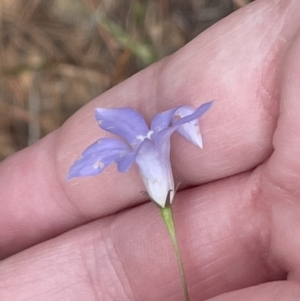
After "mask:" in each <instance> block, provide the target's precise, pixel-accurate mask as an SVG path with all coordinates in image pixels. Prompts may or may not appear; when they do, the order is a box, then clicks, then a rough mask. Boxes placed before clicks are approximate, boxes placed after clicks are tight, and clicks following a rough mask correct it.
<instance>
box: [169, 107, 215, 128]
mask: <svg viewBox="0 0 300 301" xmlns="http://www.w3.org/2000/svg"><path fill="white" fill-rule="evenodd" d="M212 104H213V101H210V102H206V103H204V104H202V105H201V106H200V107H199V108H198V109H196V110H195V112H194V113H192V114H190V115H188V116H185V117H182V118H180V119H179V120H177V121H175V122H174V123H173V126H177V125H182V124H184V123H187V122H190V121H192V120H194V119H198V118H199V117H200V116H201V115H203V114H204V113H206V112H207V111H208V110H209V109H210V108H211V106H212Z"/></svg>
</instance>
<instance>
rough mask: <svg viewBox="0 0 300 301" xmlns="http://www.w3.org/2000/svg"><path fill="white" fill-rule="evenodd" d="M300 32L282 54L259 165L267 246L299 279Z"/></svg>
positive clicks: (290, 275)
mask: <svg viewBox="0 0 300 301" xmlns="http://www.w3.org/2000/svg"><path fill="white" fill-rule="evenodd" d="M299 53H300V35H298V37H297V39H296V40H295V42H294V43H293V45H292V47H291V50H290V51H289V52H288V55H287V57H286V62H287V63H286V68H285V70H284V75H283V82H282V93H281V99H282V105H281V107H280V117H279V120H278V126H277V129H276V132H275V135H274V153H273V154H272V156H271V158H270V160H268V162H267V164H266V165H265V166H263V169H262V172H263V174H264V176H263V177H261V179H262V180H261V186H262V187H263V195H264V196H263V197H264V198H266V199H269V201H270V202H271V203H272V206H273V215H274V218H276V220H277V222H276V223H274V225H273V228H274V233H276V235H274V237H273V238H274V239H273V240H272V244H271V247H272V249H273V251H274V253H276V254H278V258H280V262H281V265H282V266H283V267H284V268H285V269H287V270H289V271H290V273H289V275H288V277H289V279H293V280H298V281H299V280H300V259H299V249H300V231H299V226H300V186H299V183H300V159H299V153H300V118H299V116H300V102H299V100H300V86H299V80H300V57H299Z"/></svg>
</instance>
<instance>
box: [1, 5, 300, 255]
mask: <svg viewBox="0 0 300 301" xmlns="http://www.w3.org/2000/svg"><path fill="white" fill-rule="evenodd" d="M299 6H300V3H299V1H296V0H290V1H280V0H277V1H273V2H272V4H270V3H269V2H268V1H257V2H255V3H254V4H253V5H250V6H249V7H246V8H245V9H243V10H240V11H238V12H237V13H235V14H233V15H231V16H230V17H229V18H228V19H225V20H223V21H222V22H220V23H219V25H217V26H215V27H213V28H211V29H209V30H208V31H207V32H206V33H204V34H202V35H201V36H199V37H198V38H197V39H195V40H194V41H193V42H191V43H190V44H189V45H187V46H186V47H184V48H183V49H182V50H180V51H179V52H178V53H176V54H174V55H173V56H171V57H170V58H167V59H166V60H164V61H162V62H160V63H158V64H155V65H153V66H152V67H150V68H148V69H146V70H144V71H143V72H141V73H139V74H137V75H136V76H134V77H132V78H131V79H129V80H128V81H126V82H124V83H122V84H121V85H119V86H117V87H115V88H114V89H112V90H110V91H108V92H107V93H105V94H103V95H102V96H101V97H99V98H97V99H96V100H95V101H93V102H91V103H90V104H89V105H87V106H86V107H84V108H83V109H82V110H80V111H79V112H78V113H77V114H75V115H74V117H72V118H71V119H70V120H69V121H68V122H66V124H65V125H64V126H63V127H62V128H61V129H60V130H59V131H57V132H55V133H53V134H51V135H50V136H48V137H47V138H45V139H43V140H42V141H40V142H39V143H38V144H36V145H34V146H32V147H30V148H28V149H26V150H25V151H23V152H21V153H19V154H17V155H15V156H13V157H12V158H9V159H8V160H6V161H5V162H3V163H2V164H1V167H0V185H1V186H0V191H1V195H0V198H1V199H0V204H1V210H0V212H1V213H0V236H1V238H2V239H1V242H0V250H1V251H0V256H2V257H4V256H7V255H9V254H12V253H15V252H17V251H19V250H21V249H24V248H26V247H28V246H31V245H33V244H35V243H38V242H40V241H42V240H45V239H47V238H50V237H53V236H55V235H57V234H59V233H62V232H63V231H66V230H68V229H70V228H72V227H75V226H77V225H80V224H82V223H84V222H86V221H89V220H92V219H95V218H98V217H100V216H105V215H108V214H112V213H114V212H116V211H119V210H122V209H123V208H126V207H129V206H132V205H134V204H137V203H140V202H141V198H140V196H139V191H140V190H143V186H142V182H141V180H140V178H139V176H138V174H137V171H136V169H131V170H130V171H129V172H128V173H127V174H126V175H123V174H122V175H121V174H119V173H117V172H116V170H115V168H114V167H112V168H109V169H108V170H106V171H105V172H104V173H103V174H102V175H101V176H99V177H94V178H87V179H78V180H74V181H72V182H69V183H66V182H65V177H66V173H67V170H68V169H69V167H70V165H71V164H72V162H73V161H74V160H75V158H77V157H78V156H79V154H80V153H81V152H82V151H83V150H84V149H85V148H86V147H87V146H88V145H89V144H91V143H92V142H94V141H95V140H96V139H98V138H100V137H101V136H103V135H105V133H103V132H101V131H100V130H99V128H98V126H97V124H96V123H95V121H94V118H93V116H92V115H93V110H94V108H95V107H99V106H101V107H111V106H131V107H134V108H136V109H138V110H139V111H140V112H142V113H143V114H144V115H145V116H146V117H147V119H148V121H149V120H150V118H151V117H152V116H153V115H154V114H155V113H157V112H158V111H161V110H163V109H166V108H170V107H171V106H174V105H178V104H182V103H190V104H192V105H194V106H196V105H198V104H200V103H203V102H205V101H207V100H211V99H212V98H216V99H218V104H217V105H215V107H214V108H213V111H212V110H211V112H210V114H207V116H205V117H204V119H203V120H202V121H203V124H202V129H203V135H204V140H205V141H204V144H205V145H204V147H205V149H204V151H202V152H200V151H199V150H198V149H196V148H195V147H193V146H189V145H188V144H186V142H185V141H183V140H180V138H179V137H174V140H175V141H174V142H176V147H174V148H173V153H172V158H173V163H174V164H173V165H174V169H175V174H176V177H177V180H178V181H181V182H184V183H185V184H186V185H196V184H198V183H201V182H207V181H209V180H210V179H215V178H220V177H224V176H229V175H231V174H235V173H238V172H240V171H244V170H247V169H249V168H252V167H254V166H255V165H256V164H258V163H259V162H261V161H262V160H263V159H264V158H265V157H266V156H267V155H268V154H269V152H270V150H271V140H270V136H271V132H272V131H273V128H274V125H275V121H276V112H277V111H276V104H274V100H276V99H277V94H276V89H275V88H276V85H277V78H276V74H277V62H278V61H280V57H281V56H282V54H283V53H284V51H285V47H286V44H287V43H286V41H289V40H290V39H291V37H292V36H293V35H294V33H295V31H296V29H297V27H298V26H299V25H298V19H297V18H298V12H299V10H300V7H299ZM252 11H255V15H256V16H257V18H256V22H253V13H252ZM274 24H282V27H281V28H280V30H277V29H276V30H274V29H275V28H276V27H274ZM261 28H263V30H264V31H265V35H264V36H261V37H257V32H259V31H260V30H261ZM245 36H247V39H246V40H245V39H244V37H245ZM266 37H267V38H266ZM226 45H229V46H230V47H228V46H226ZM258 46H259V48H258ZM249 53H252V54H255V55H253V59H252V60H250V59H249ZM233 66H235V68H233ZM245 72H246V73H247V75H246V76H244V75H245ZM241 74H242V76H243V78H240V77H241ZM273 108H275V109H273ZM249 128H251V130H249ZM174 144H175V143H173V145H174ZM183 150H184V151H183ZM232 158H234V160H232ZM245 158H247V160H245ZM199 169H201V172H199ZM2 208H3V209H2Z"/></svg>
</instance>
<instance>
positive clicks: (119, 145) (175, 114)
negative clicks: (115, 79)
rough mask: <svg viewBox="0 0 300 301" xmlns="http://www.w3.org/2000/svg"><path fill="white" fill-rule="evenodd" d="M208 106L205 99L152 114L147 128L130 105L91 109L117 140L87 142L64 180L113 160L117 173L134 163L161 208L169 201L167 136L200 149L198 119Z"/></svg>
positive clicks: (171, 184) (94, 171) (99, 169)
mask: <svg viewBox="0 0 300 301" xmlns="http://www.w3.org/2000/svg"><path fill="white" fill-rule="evenodd" d="M211 105H212V101H211V102H207V103H205V104H203V105H201V106H200V107H199V108H198V109H196V110H194V109H193V108H192V107H190V106H178V107H175V108H173V109H170V110H168V111H165V112H162V113H159V114H157V115H156V116H154V118H153V120H152V122H151V127H150V129H149V127H148V125H147V124H146V122H145V120H144V118H143V117H142V115H140V114H139V113H138V112H137V111H135V110H134V109H131V108H119V109H103V108H97V109H96V110H95V117H96V120H97V122H98V124H99V126H100V128H102V129H103V130H105V131H107V132H110V133H112V134H115V135H117V136H119V137H120V138H121V139H115V138H101V139H99V140H98V141H96V142H95V143H93V144H92V145H90V146H89V147H88V148H87V149H86V150H85V151H84V152H83V153H82V155H81V156H80V158H79V159H78V160H76V161H75V162H74V164H73V165H72V166H71V168H70V170H69V173H68V179H72V178H74V177H82V176H94V175H97V174H99V173H101V172H102V171H103V170H104V169H105V168H106V167H107V166H108V165H110V164H111V163H113V162H116V163H117V167H118V170H119V171H120V172H125V171H127V170H128V169H129V168H130V167H131V166H132V164H133V163H134V162H136V163H137V165H138V168H139V171H140V174H141V177H142V180H143V182H144V184H145V187H146V189H147V193H148V195H149V197H150V198H151V199H152V200H153V201H154V202H155V203H157V204H158V205H159V206H161V207H165V206H166V203H167V202H169V203H172V201H173V197H174V180H173V174H172V169H171V163H170V137H171V135H172V133H173V132H174V131H177V132H178V133H179V134H180V135H182V136H183V137H185V138H186V139H187V140H189V141H190V142H192V143H193V144H195V145H196V146H198V147H200V148H202V146H203V143H202V137H201V134H200V129H199V124H198V118H199V117H200V116H201V115H203V114H204V113H205V112H206V111H207V110H208V109H209V108H210V107H211Z"/></svg>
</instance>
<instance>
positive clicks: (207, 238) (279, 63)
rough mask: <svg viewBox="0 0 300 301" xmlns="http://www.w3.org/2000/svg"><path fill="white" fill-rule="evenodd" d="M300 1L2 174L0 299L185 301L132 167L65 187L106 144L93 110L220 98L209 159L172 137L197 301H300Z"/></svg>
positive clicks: (120, 93) (138, 83) (178, 214)
mask: <svg viewBox="0 0 300 301" xmlns="http://www.w3.org/2000/svg"><path fill="white" fill-rule="evenodd" d="M299 15H300V2H299V1H298V0H273V1H269V0H260V1H259V0H257V1H255V2H254V3H252V4H251V5H248V6H246V7H245V8H244V9H241V10H239V11H237V12H235V13H234V14H232V15H230V16H228V17H227V18H225V19H223V20H222V21H220V22H219V23H218V24H216V25H215V26H213V27H211V28H210V29H208V30H207V31H206V32H204V33H203V34H201V35H200V36H199V37H197V38H196V39H195V40H193V41H192V42H191V43H189V44H187V45H186V46H185V47H183V48H182V49H181V50H179V51H178V52H176V53H175V54H174V55H172V56H170V57H168V58H166V59H164V60H162V61H161V62H158V63H157V64H154V65H153V66H151V67H149V68H147V69H145V70H144V71H142V72H140V73H138V74H136V75H135V76H133V77H131V78H130V79H128V80H126V81H125V82H123V83H121V84H120V85H118V86H116V87H114V88H113V89H111V90H109V91H108V92H106V93H104V94H103V95H101V96H100V97H98V98H97V99H95V100H93V101H92V102H90V103H89V104H88V105H87V106H85V107H83V108H82V109H81V110H79V111H78V112H77V113H76V114H75V115H74V116H73V117H72V118H70V119H69V120H68V121H67V122H66V123H65V124H64V125H63V126H62V127H61V128H60V129H59V130H57V131H55V132H54V133H52V134H50V135H48V136H47V137H45V138H44V139H42V140H41V141H39V142H38V143H36V144H35V145H33V146H31V147H29V148H27V149H25V150H23V151H21V152H19V153H17V154H15V155H14V156H11V157H10V158H8V159H7V160H5V161H4V162H2V163H1V164H0V191H1V194H0V256H1V258H2V259H3V261H1V263H0V300H3V301H6V300H7V301H15V300H17V301H19V300H31V301H35V300H39V301H40V300H51V301H53V300H54V301H55V300H72V301H77V300H78V301H79V300H80V301H81V300H104V301H110V300H137V301H138V300H143V301H150V300H173V301H174V300H183V294H182V289H181V285H180V282H179V274H178V270H177V266H176V260H175V257H174V254H173V250H172V247H171V242H170V239H169V237H168V235H167V231H166V230H165V228H164V225H163V223H162V221H161V219H160V215H159V212H158V210H157V208H156V206H155V205H153V204H152V203H150V202H148V201H146V199H145V198H143V196H141V195H140V193H139V191H141V190H143V189H144V188H143V185H142V182H141V180H140V178H139V175H138V172H137V169H136V168H132V169H131V170H130V171H129V172H127V173H126V174H119V173H118V172H117V171H116V168H115V166H112V167H110V168H108V169H107V170H105V172H104V173H103V174H101V175H99V176H97V177H91V178H80V179H75V180H72V181H70V182H67V181H66V180H65V177H66V174H67V171H68V169H69V167H70V165H71V164H72V162H73V161H74V160H75V159H76V158H77V157H78V156H79V155H80V153H81V152H82V151H83V150H84V149H85V148H86V147H87V146H88V145H90V144H91V143H92V142H94V141H95V140H96V139H99V138H100V137H104V136H105V135H107V136H108V134H107V133H104V132H103V131H101V130H100V129H99V128H98V126H97V123H96V122H95V120H94V117H93V110H94V108H96V107H123V106H130V107H134V108H136V109H137V110H138V111H140V112H141V113H142V114H143V115H144V116H145V117H146V119H147V120H148V121H149V120H151V118H152V117H153V116H154V115H155V114H156V113H157V112H160V111H162V110H166V109H168V108H171V107H173V106H176V105H180V104H191V105H193V106H195V107H196V106H198V105H200V104H201V103H204V102H206V101H209V100H211V99H215V100H216V101H215V104H214V106H213V107H212V108H211V110H210V111H209V112H208V113H207V114H206V115H205V116H204V117H203V118H201V120H200V124H201V129H202V135H203V137H204V150H199V149H197V148H196V147H194V146H193V145H191V144H189V143H187V142H186V141H185V140H184V139H182V138H181V137H179V136H178V135H177V136H176V135H174V137H173V138H172V165H173V167H174V173H175V180H176V182H183V185H182V189H181V191H180V192H178V193H177V195H176V198H175V202H174V207H173V208H174V214H175V223H176V229H177V235H178V240H179V246H180V248H181V251H182V257H183V263H184V267H185V270H186V277H187V283H188V288H189V292H190V299H191V300H198V301H202V300H210V301H229V300H230V301H235V300H246V301H256V300H260V301H261V300H263V301H269V300H270V301H271V300H272V301H274V300H285V301H291V300H299V299H300V282H299V281H300V257H299V249H300V232H299V229H300V188H299V182H300V159H299V152H300V118H299V116H300V103H299V99H300V85H299V80H300V56H299V53H300V21H299Z"/></svg>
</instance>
